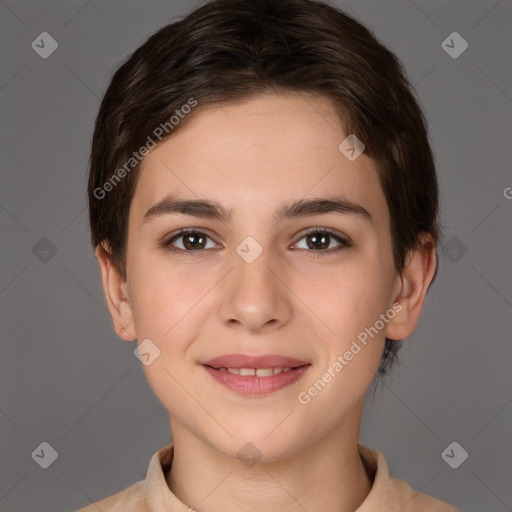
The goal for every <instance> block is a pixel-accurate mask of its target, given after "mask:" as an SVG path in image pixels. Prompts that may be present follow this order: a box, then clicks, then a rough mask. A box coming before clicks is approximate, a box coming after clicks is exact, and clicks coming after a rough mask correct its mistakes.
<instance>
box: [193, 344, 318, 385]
mask: <svg viewBox="0 0 512 512" xmlns="http://www.w3.org/2000/svg"><path fill="white" fill-rule="evenodd" d="M202 366H203V368H204V369H205V370H206V371H207V372H208V373H209V374H210V375H211V376H212V377H213V378H214V379H215V380H216V381H217V382H219V383H220V384H223V385H224V386H226V387H227V388H229V389H231V390H232V391H235V392H236V393H239V394H242V395H265V394H270V393H274V392H276V391H278V390H280V389H283V388H284V387H286V386H289V385H291V384H293V383H294V382H296V381H298V380H299V379H300V378H301V377H302V376H303V375H304V374H305V373H306V372H307V370H308V368H309V367H310V366H311V364H310V363H307V362H306V361H300V360H298V359H294V358H290V357H283V356H278V355H273V354H269V355H265V356H246V355H243V354H228V355H225V356H220V357H216V358H214V359H211V360H209V361H206V362H205V363H202ZM216 368H256V369H257V368H292V369H291V370H288V371H286V372H281V373H277V374H275V375H269V376H268V377H258V376H256V375H236V374H234V373H230V372H228V371H222V370H218V369H216Z"/></svg>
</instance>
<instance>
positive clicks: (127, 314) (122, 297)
mask: <svg viewBox="0 0 512 512" xmlns="http://www.w3.org/2000/svg"><path fill="white" fill-rule="evenodd" d="M105 247H108V246H106V245H105ZM105 247H104V246H102V245H101V244H99V245H98V246H97V247H96V251H95V254H96V257H97V258H98V262H99V264H100V270H101V281H102V284H103V291H104V293H105V299H106V301H107V306H108V309H109V311H110V316H111V317H112V322H113V324H114V330H115V331H116V333H117V335H118V336H119V337H120V338H122V339H123V340H125V341H133V340H134V339H135V335H134V333H135V330H134V325H133V312H132V308H131V304H130V298H129V295H128V293H127V286H126V281H125V280H124V279H123V277H122V276H121V274H120V273H119V271H118V270H117V268H116V267H115V265H114V264H113V262H112V259H111V256H110V252H109V250H108V248H105Z"/></svg>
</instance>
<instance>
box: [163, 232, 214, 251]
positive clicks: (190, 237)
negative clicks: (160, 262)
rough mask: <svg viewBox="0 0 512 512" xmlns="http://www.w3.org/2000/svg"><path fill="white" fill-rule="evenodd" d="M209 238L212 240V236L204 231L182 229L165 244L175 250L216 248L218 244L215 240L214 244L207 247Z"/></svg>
mask: <svg viewBox="0 0 512 512" xmlns="http://www.w3.org/2000/svg"><path fill="white" fill-rule="evenodd" d="M208 240H211V238H210V237H209V236H208V235H206V234H205V233H203V232H202V231H194V230H182V231H180V232H179V233H178V234H177V235H174V236H173V237H171V238H170V239H169V240H167V241H166V242H165V243H164V246H165V247H167V248H169V249H170V250H171V251H173V252H193V251H201V250H202V249H211V248H215V247H216V244H215V243H214V242H213V241H212V245H211V246H210V247H207V241H208ZM175 242H176V244H175ZM178 244H179V245H178ZM180 245H181V247H180Z"/></svg>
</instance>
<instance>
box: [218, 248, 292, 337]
mask: <svg viewBox="0 0 512 512" xmlns="http://www.w3.org/2000/svg"><path fill="white" fill-rule="evenodd" d="M272 258H273V256H272V254H271V251H267V250H263V252H262V253H261V254H260V255H259V256H258V257H257V258H256V259H255V260H254V261H252V262H250V263H249V262H248V261H250V260H247V261H246V260H244V259H243V258H242V257H240V256H239V255H238V254H235V256H234V261H233V265H234V267H233V268H232V270H231V272H229V274H228V276H226V280H225V282H224V289H223V290H222V292H223V293H222V297H223V299H222V303H221V306H220V309H219V314H220V316H221V320H222V321H223V322H224V323H226V324H227V325H228V326H229V327H232V328H237V329H240V330H245V331H248V332H251V333H257V332H262V331H269V330H273V329H278V328H281V327H283V326H284V325H286V324H288V323H289V321H290V319H291V317H292V311H293V309H292V303H291V297H290V295H291V296H293V294H292V293H291V292H290V289H289V288H288V287H287V286H286V272H284V271H283V269H282V268H279V267H278V264H277V263H276V261H275V259H274V260H272Z"/></svg>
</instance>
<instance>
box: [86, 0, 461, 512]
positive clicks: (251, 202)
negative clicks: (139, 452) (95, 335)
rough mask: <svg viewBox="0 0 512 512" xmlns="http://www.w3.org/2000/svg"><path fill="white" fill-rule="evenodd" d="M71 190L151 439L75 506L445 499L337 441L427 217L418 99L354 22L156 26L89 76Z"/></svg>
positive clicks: (268, 12)
mask: <svg viewBox="0 0 512 512" xmlns="http://www.w3.org/2000/svg"><path fill="white" fill-rule="evenodd" d="M89 206H90V223H91V233H92V243H93V246H94V247H95V249H96V255H97V258H98V261H99V263H100V268H101V274H102V280H103V286H104V290H105V295H106V299H107V303H108V307H109V310H110V313H111V315H112V319H113V323H114V326H115V329H116V331H117V333H118V334H119V336H120V337H121V338H123V339H124V340H127V341H133V340H135V339H136V340H137V342H138V354H139V357H140V359H141V362H142V363H143V368H144V371H145V372H146V375H147V378H148V381H149V383H150V385H151V386H152V388H153V390H154V392H155V394H156V395H157V396H158V397H159V399H160V400H161V402H162V404H163V405H164V406H165V407H166V408H167V410H168V411H169V418H170V422H169V423H170V429H171V433H172V439H173V444H172V445H168V446H165V447H163V448H162V449H160V450H159V451H158V452H157V453H155V454H154V455H153V457H152V459H151V461H150V465H149V469H148V474H147V477H146V478H145V479H144V480H142V481H140V482H137V483H135V484H133V485H132V486H130V487H129V488H128V489H125V490H124V491H121V492H119V493H118V494H116V495H114V496H111V497H109V498H105V499H104V500H102V501H100V502H98V503H96V504H93V505H91V506H90V507H87V508H85V509H82V510H83V511H87V512H89V511H92V510H98V509H99V510H102V511H103V512H106V511H114V510H123V511H153V512H164V511H166V512H174V511H187V510H197V511H199V512H219V511H235V510H236V511H261V510H265V511H271V512H283V511H289V512H292V511H310V512H313V511H318V510H322V511H324V512H328V511H332V512H334V511H336V512H353V511H356V510H357V511H358V512H391V511H393V512H398V511H402V512H419V511H421V512H426V511H427V510H428V511H429V512H434V511H438V512H449V511H455V510H456V509H455V508H453V507H452V506H450V505H448V504H446V503H443V502H441V501H439V500H438V499H436V498H434V497H431V496H428V495H426V494H423V493H420V492H416V491H415V490H413V489H412V488H411V487H410V486H409V485H408V484H407V483H406V482H405V481H402V480H398V479H396V478H393V477H391V476H390V475H389V474H388V470H387V466H386V462H385V460H384V457H383V455H382V454H381V453H380V452H378V451H376V450H372V449H371V448H368V447H365V446H363V445H360V444H359V441H358V440H359V430H360V423H361V416H362V411H363V404H364V399H365V395H366V392H367V390H368V389H369V387H370V385H371V384H372V382H375V379H376V378H377V379H378V378H379V377H380V376H381V375H383V374H384V373H385V372H386V371H387V370H388V369H389V366H390V364H391V363H392V361H393V356H394V354H396V352H397V350H398V348H399V340H403V339H405V338H407V337H408V336H410V334H411V333H412V332H413V330H414V328H415V326H416V324H417V322H418V319H419V317H420V314H421V310H422V307H423V304H424V300H425V296H426V293H427V290H428V288H429V286H430V284H431V282H432V280H433V278H434V276H435V272H436V252H435V251H436V244H437V241H438V239H439V236H440V233H439V223H438V188H437V180H436V173H435V166H434V162H433V157H432V153H431V149H430V146H429V142H428V136H427V132H426V127H425V120H424V118H423V115H422V112H421V109H420V108H419V106H418V104H417V102H416V100H415V99H414V96H413V93H412V92H411V87H410V85H409V84H408V82H407V80H406V78H405V76H404V73H403V70H402V67H401V65H400V63H399V61H398V60H397V58H396V57H395V56H394V55H393V54H392V53H391V52H390V51H389V50H387V49H386V48H385V47H384V46H382V45H381V44H380V43H379V42H378V41H377V40H376V39H375V37H374V36H373V35H372V34H371V33H370V32H369V31H368V29H366V28H365V27H363V26H362V25H361V24H360V23H358V22H357V21H355V20H354V19H353V18H351V17H350V16H348V15H347V14H345V13H343V12H341V11H339V10H337V9H335V8H333V7H331V6H329V5H327V4H325V3H322V2H316V1H312V0H261V1H254V0H214V1H212V2H209V3H207V4H205V5H204V6H202V7H200V8H198V9H197V10H195V11H194V12H192V13H191V14H190V15H188V16H187V17H186V18H184V19H183V20H181V21H178V22H175V23H172V24H170V25H168V26H166V27H164V28H162V29H161V30H159V31H158V32H157V33H156V34H154V35H153V36H152V37H150V38H149V39H148V40H147V41H146V42H145V43H144V44H143V45H142V46H141V47H140V48H138V49H137V50H136V51H135V52H134V53H133V55H132V56H131V57H130V58H129V59H128V60H127V61H126V62H125V63H124V64H123V65H122V66H121V67H120V68H119V70H118V71H117V72H116V74H115V75H114V77H113V79H112V82H111V84H110V86H109V88H108V90H107V92H106V94H105V97H104V99H103V102H102V104H101V107H100V112H99V114H98V117H97V122H96V126H95V132H94V137H93V144H92V154H91V166H90V178H89ZM126 428H129V425H127V426H126Z"/></svg>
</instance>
